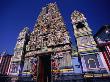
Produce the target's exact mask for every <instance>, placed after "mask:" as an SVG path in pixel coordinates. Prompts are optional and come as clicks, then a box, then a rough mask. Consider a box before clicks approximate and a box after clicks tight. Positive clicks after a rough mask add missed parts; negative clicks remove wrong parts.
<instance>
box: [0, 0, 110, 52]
mask: <svg viewBox="0 0 110 82" xmlns="http://www.w3.org/2000/svg"><path fill="white" fill-rule="evenodd" d="M50 2H56V3H57V5H58V8H59V10H60V12H61V14H62V16H63V19H64V22H65V24H66V27H67V30H68V31H69V34H70V36H71V41H72V44H73V45H74V44H75V42H74V33H73V28H72V23H71V13H72V12H73V11H74V10H78V11H80V12H82V13H83V14H85V17H86V18H87V21H88V23H89V26H90V28H91V29H92V30H93V34H95V33H96V32H97V31H98V30H99V29H100V28H101V26H103V25H105V24H110V7H109V6H110V0H0V52H3V51H5V50H6V51H7V53H9V54H13V51H14V47H15V44H16V40H17V37H18V34H19V32H20V31H21V30H22V29H23V28H24V27H29V29H30V30H31V31H32V30H33V28H34V25H35V23H36V19H37V17H38V15H39V13H40V11H41V9H42V7H44V6H46V4H48V3H50Z"/></svg>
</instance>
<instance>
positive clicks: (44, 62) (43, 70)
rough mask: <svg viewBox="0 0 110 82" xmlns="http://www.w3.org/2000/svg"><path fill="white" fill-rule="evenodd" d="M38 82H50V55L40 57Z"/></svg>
mask: <svg viewBox="0 0 110 82" xmlns="http://www.w3.org/2000/svg"><path fill="white" fill-rule="evenodd" d="M39 58H40V81H39V82H51V55H43V56H40V57H39Z"/></svg>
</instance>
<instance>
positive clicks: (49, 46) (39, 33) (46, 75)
mask: <svg viewBox="0 0 110 82" xmlns="http://www.w3.org/2000/svg"><path fill="white" fill-rule="evenodd" d="M25 62H29V63H30V64H29V63H28V64H25V65H30V66H25V67H28V68H27V69H28V70H30V69H31V70H33V69H34V71H32V73H33V72H34V73H33V74H34V75H35V76H36V79H37V82H44V81H45V82H51V80H52V77H53V76H55V73H57V72H58V71H59V72H60V69H64V68H70V67H71V42H70V37H69V34H68V32H67V30H66V26H65V24H64V21H63V18H62V16H61V14H60V12H59V9H58V7H57V5H56V3H50V4H48V5H47V6H46V7H43V8H42V10H41V12H40V14H39V16H38V19H37V22H36V24H35V26H34V30H33V32H32V33H31V35H30V40H29V42H28V45H27V46H26V55H25ZM33 62H36V64H37V65H36V67H33V66H31V65H32V64H31V63H33ZM30 67H32V68H30ZM54 71H56V72H55V73H54ZM35 72H36V74H35Z"/></svg>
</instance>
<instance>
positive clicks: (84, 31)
mask: <svg viewBox="0 0 110 82" xmlns="http://www.w3.org/2000/svg"><path fill="white" fill-rule="evenodd" d="M71 20H72V24H73V28H74V35H75V38H76V43H77V49H78V55H79V56H80V58H81V61H80V63H81V65H82V71H83V72H89V71H99V70H100V69H101V67H102V65H101V64H102V63H101V60H100V56H99V52H98V49H97V48H96V43H95V41H94V38H93V35H92V30H91V29H90V27H89V26H88V23H87V20H86V18H85V17H84V15H83V14H82V13H80V12H79V11H74V12H73V13H72V15H71Z"/></svg>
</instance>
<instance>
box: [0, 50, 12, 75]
mask: <svg viewBox="0 0 110 82" xmlns="http://www.w3.org/2000/svg"><path fill="white" fill-rule="evenodd" d="M11 57H12V55H9V54H7V53H6V52H3V53H2V54H1V56H0V74H2V75H8V69H9V65H10V61H11Z"/></svg>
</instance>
